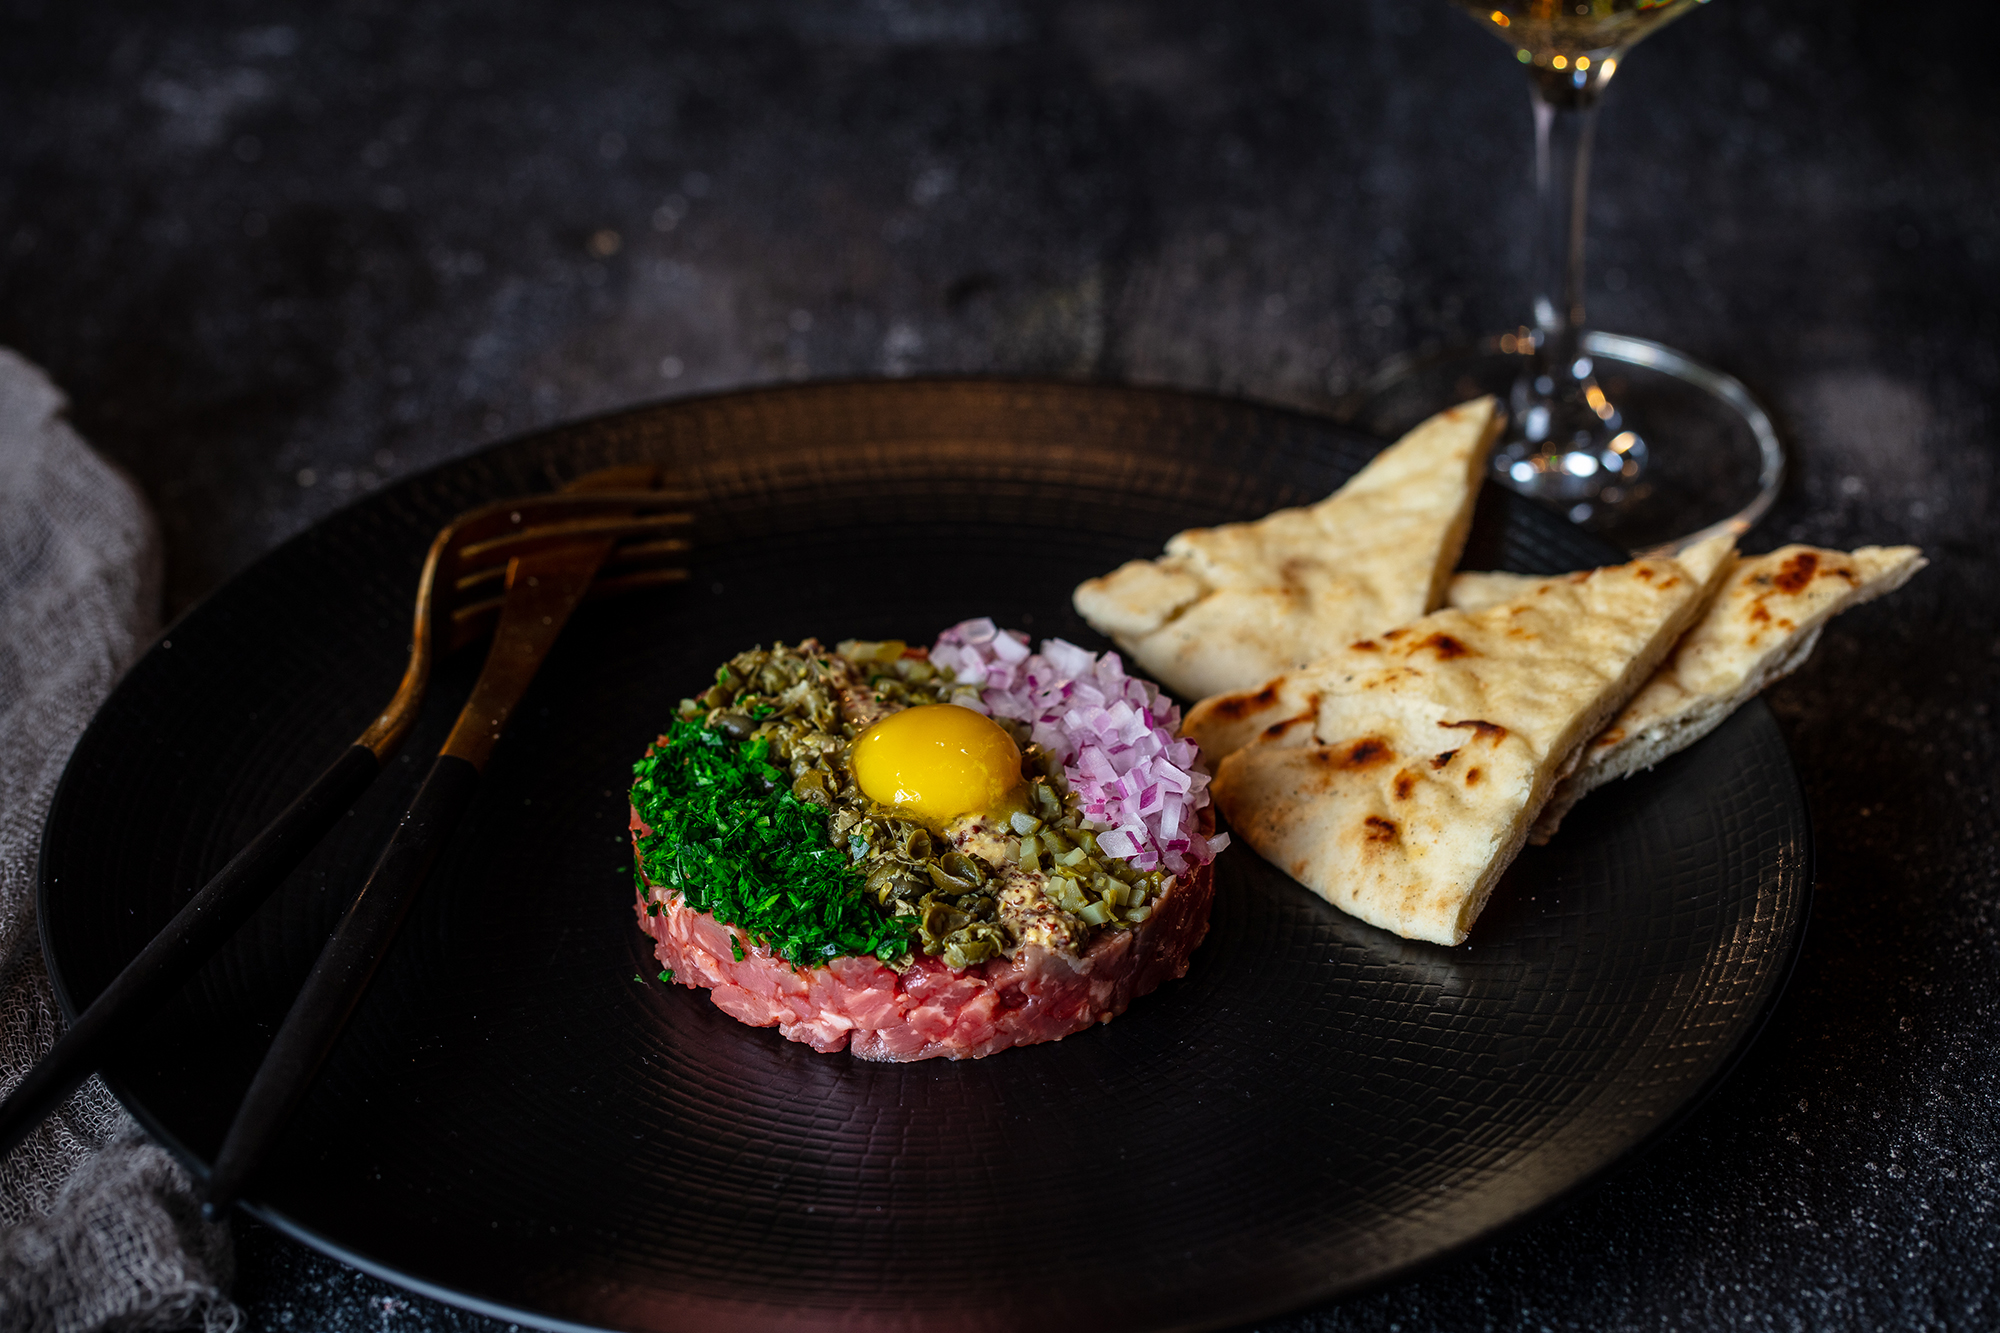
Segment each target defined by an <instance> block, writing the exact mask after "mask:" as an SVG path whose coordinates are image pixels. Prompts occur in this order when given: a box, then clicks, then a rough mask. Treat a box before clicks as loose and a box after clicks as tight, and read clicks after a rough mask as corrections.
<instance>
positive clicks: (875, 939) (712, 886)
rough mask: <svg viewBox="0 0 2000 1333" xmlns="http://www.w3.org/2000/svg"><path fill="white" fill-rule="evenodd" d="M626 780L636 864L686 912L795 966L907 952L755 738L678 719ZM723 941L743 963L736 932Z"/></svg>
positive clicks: (896, 927)
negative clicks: (635, 817)
mask: <svg viewBox="0 0 2000 1333" xmlns="http://www.w3.org/2000/svg"><path fill="white" fill-rule="evenodd" d="M632 773H633V784H632V805H633V807H634V808H635V809H636V810H637V811H638V812H639V817H640V818H641V819H643V820H644V821H645V822H646V826H647V827H648V828H650V829H651V830H652V832H651V833H649V834H648V835H646V836H645V837H644V838H642V839H640V842H639V861H640V865H641V866H642V868H643V869H644V870H645V873H646V877H647V878H648V879H650V880H651V881H652V882H653V883H655V884H659V885H663V886H665V887H667V888H670V889H675V890H678V891H679V892H680V893H681V894H682V895H683V896H684V897H685V898H686V899H687V902H688V905H689V906H690V907H693V908H694V909H696V910H697V911H701V912H706V913H708V914H709V915H710V916H712V917H714V918H715V919H716V920H717V921H720V922H722V923H723V924H724V925H727V926H735V927H737V928H738V929H739V930H741V931H742V932H743V934H745V935H748V936H749V937H750V939H751V940H752V941H753V942H755V943H759V944H765V945H768V946H769V947H770V949H771V951H772V952H774V953H776V954H777V955H778V956H779V957H781V958H783V959H784V960H785V961H786V962H788V963H790V964H791V965H792V966H794V967H812V966H815V965H817V964H820V963H824V962H826V961H827V960H828V959H830V958H838V957H841V956H843V955H863V954H872V955H874V956H875V957H876V958H879V959H881V960H882V961H883V962H892V961H894V960H895V959H898V958H901V957H903V956H905V955H906V954H908V953H909V952H910V932H909V929H908V927H907V926H905V925H902V924H899V923H897V922H893V921H891V920H889V919H888V917H886V916H885V915H884V914H883V912H882V910H881V909H880V908H879V907H878V906H877V905H876V904H875V902H874V901H873V899H872V898H871V897H870V896H869V895H868V894H867V893H866V892H865V883H866V877H865V875H864V873H863V871H862V870H861V869H860V868H859V867H857V866H855V865H853V864H852V863H851V862H850V861H849V859H848V857H847V856H846V854H845V853H844V852H843V851H842V850H841V849H840V848H838V847H835V846H834V845H833V843H832V840H831V839H830V837H829V836H828V833H827V815H826V811H825V810H823V809H821V808H820V807H818V806H815V805H809V804H807V803H806V802H804V801H801V800H799V799H798V798H797V797H796V796H794V795H792V791H791V784H790V782H789V780H788V779H787V776H786V774H785V773H784V771H783V770H782V769H780V768H778V767H777V766H776V765H775V764H773V763H772V762H771V753H770V743H769V742H768V741H767V740H765V739H764V738H763V737H761V736H758V737H753V738H751V739H749V740H747V741H740V742H739V741H732V740H730V739H729V738H728V737H727V736H725V735H723V733H722V732H721V731H718V730H712V729H711V728H709V727H708V726H707V725H706V724H705V723H704V722H703V721H702V720H701V719H700V718H698V717H695V718H678V719H676V720H675V721H674V723H673V724H672V726H671V727H670V728H669V729H668V731H667V734H666V735H665V736H662V737H661V738H660V739H659V741H658V742H656V743H655V745H654V747H653V751H652V753H650V754H648V755H647V756H646V757H645V758H644V759H641V760H640V761H639V762H638V763H637V764H635V765H633V769H632ZM730 943H731V945H732V952H734V953H735V954H736V957H737V958H738V959H739V960H740V959H741V958H742V957H743V952H742V949H743V945H742V942H741V941H740V940H739V939H738V938H737V936H736V935H735V934H734V933H733V932H732V934H731V936H730Z"/></svg>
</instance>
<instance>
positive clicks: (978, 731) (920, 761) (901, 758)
mask: <svg viewBox="0 0 2000 1333" xmlns="http://www.w3.org/2000/svg"><path fill="white" fill-rule="evenodd" d="M847 762H848V767H849V768H850V770H852V772H853V774H854V781H855V782H856V783H857V784H859V785H860V787H861V790H862V791H863V792H865V793H866V794H867V795H868V797H869V798H870V799H871V800H875V801H879V802H881V803H882V804H883V805H895V806H901V807H902V808H904V809H906V810H908V811H909V812H910V813H911V814H913V815H915V816H916V817H917V818H918V819H920V820H923V821H925V822H927V823H931V824H937V825H943V824H945V823H947V822H949V821H950V820H952V819H954V818H956V817H957V816H959V815H964V814H973V813H986V812H988V811H997V810H1001V809H1004V808H1006V807H1008V806H1010V805H1012V804H1014V803H1015V802H1014V800H1013V799H1012V798H1014V796H1015V795H1016V793H1017V792H1018V791H1019V790H1020V788H1021V785H1022V783H1021V747H1020V746H1018V745H1016V744H1014V738H1013V737H1012V736H1009V735H1008V734H1007V733H1006V731H1005V730H1004V729H1003V728H1002V727H1001V726H1000V724H999V723H997V722H995V721H994V720H993V719H992V718H990V717H987V716H985V715H984V714H981V713H975V712H973V711H972V710H971V709H970V708H961V707H959V706H958V705H957V704H924V705H921V706H919V707H916V708H906V709H904V710H903V711H902V712H900V713H891V714H889V716H887V717H885V718H883V719H882V720H881V721H880V722H877V723H876V724H875V725H874V726H872V727H870V728H868V730H866V731H864V732H862V733H861V734H860V735H859V736H857V737H855V738H854V746H853V749H851V750H850V751H849V752H848V757H847Z"/></svg>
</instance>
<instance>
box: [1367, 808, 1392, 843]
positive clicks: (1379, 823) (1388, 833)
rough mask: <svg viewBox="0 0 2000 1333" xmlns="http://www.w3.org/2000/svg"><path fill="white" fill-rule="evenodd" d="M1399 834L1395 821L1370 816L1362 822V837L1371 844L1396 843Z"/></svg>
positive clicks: (1378, 816)
mask: <svg viewBox="0 0 2000 1333" xmlns="http://www.w3.org/2000/svg"><path fill="white" fill-rule="evenodd" d="M1398 832H1400V830H1398V829H1397V827H1396V821H1395V820H1393V819H1384V818H1382V816H1380V815H1369V816H1368V817H1367V818H1366V819H1364V820H1362V821H1361V836H1362V837H1363V838H1366V839H1367V840H1368V841H1369V842H1394V841H1395V840H1396V835H1397V833H1398Z"/></svg>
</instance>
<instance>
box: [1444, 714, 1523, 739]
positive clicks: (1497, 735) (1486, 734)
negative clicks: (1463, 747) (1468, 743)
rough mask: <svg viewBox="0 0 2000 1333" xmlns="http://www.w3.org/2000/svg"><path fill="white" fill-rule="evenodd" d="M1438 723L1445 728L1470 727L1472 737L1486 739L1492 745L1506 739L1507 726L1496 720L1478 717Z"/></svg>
mask: <svg viewBox="0 0 2000 1333" xmlns="http://www.w3.org/2000/svg"><path fill="white" fill-rule="evenodd" d="M1438 725H1439V726H1440V727H1443V728H1445V729H1446V730H1452V729H1455V728H1458V727H1470V728H1471V729H1472V739H1474V740H1476V741H1486V742H1488V743H1489V744H1493V745H1498V744H1499V743H1500V742H1501V741H1503V740H1505V739H1507V728H1505V727H1503V726H1501V725H1500V724H1499V723H1498V722H1482V721H1480V720H1479V719H1478V718H1467V719H1466V720H1465V721H1463V722H1440V723H1438Z"/></svg>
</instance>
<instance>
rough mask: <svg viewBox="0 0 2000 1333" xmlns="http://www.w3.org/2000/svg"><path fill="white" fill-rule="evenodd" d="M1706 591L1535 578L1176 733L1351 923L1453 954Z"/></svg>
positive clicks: (1659, 561)
mask: <svg viewBox="0 0 2000 1333" xmlns="http://www.w3.org/2000/svg"><path fill="white" fill-rule="evenodd" d="M1726 551H1727V544H1726V542H1725V544H1724V545H1723V547H1722V551H1721V553H1720V554H1717V553H1713V552H1710V553H1708V554H1709V558H1710V559H1712V560H1713V561H1714V562H1715V563H1719V562H1720V556H1721V555H1722V554H1726ZM1691 558H1692V559H1697V560H1698V559H1699V557H1694V556H1693V555H1692V553H1691ZM1712 567H1713V566H1712V565H1711V568H1712ZM1705 592H1706V589H1705V587H1704V585H1703V582H1702V580H1701V579H1699V578H1697V577H1696V576H1695V574H1693V573H1691V572H1690V571H1689V570H1688V569H1686V568H1684V567H1683V566H1682V565H1681V564H1679V563H1676V562H1675V561H1673V560H1669V559H1665V558H1656V559H1650V560H1636V561H1633V562H1632V563H1630V564H1626V565H1617V566H1613V567H1611V568H1609V569H1599V570H1593V571H1590V572H1588V573H1583V574H1574V575H1569V576H1567V577H1564V578H1559V579H1554V580H1548V581H1544V582H1541V583H1538V584H1537V585H1536V586H1535V587H1533V588H1531V589H1528V590H1527V591H1526V592H1525V594H1524V595H1523V596H1521V597H1519V598H1517V599H1515V600H1513V601H1509V602H1503V603H1500V604H1499V605H1497V606H1493V607H1489V608H1487V609H1486V610H1483V611H1473V612H1466V611H1456V610H1444V611H1439V612H1435V613H1434V614H1432V615H1428V616H1425V617H1423V618H1422V619H1420V620H1416V621H1414V622H1412V623H1410V624H1408V625H1405V626H1403V627H1401V628H1399V629H1394V630H1390V631H1388V632H1387V633H1384V634H1381V635H1379V636H1376V637H1373V638H1368V639H1362V640H1359V641H1356V642H1354V643H1351V644H1349V645H1346V646H1344V647H1342V648H1341V649H1339V650H1338V651H1336V652H1334V653H1332V654H1330V655H1328V656H1327V657H1325V658H1323V659H1321V660H1320V661H1318V662H1316V663H1314V664H1313V665H1312V666H1310V667H1307V668H1305V669H1304V670H1301V671H1295V672H1291V673H1289V674H1287V675H1284V676H1280V677H1278V678H1277V679H1275V680H1272V681H1271V682H1269V683H1268V684H1266V685H1264V686H1263V687H1262V688H1261V689H1257V690H1254V691H1240V692H1237V693H1233V694H1226V695H1222V696H1219V697H1216V698H1212V699H1207V700H1204V701H1203V702H1202V703H1200V704H1199V705H1197V706H1196V707H1195V709H1194V710H1193V711H1192V712H1191V713H1190V714H1189V715H1188V719H1187V722H1186V724H1185V727H1184V731H1185V733H1186V734H1187V735H1189V736H1192V737H1193V738H1194V739H1195V741H1196V742H1197V743H1198V744H1200V746H1201V748H1202V750H1203V752H1204V754H1205V755H1206V756H1207V757H1208V760H1209V762H1210V764H1211V765H1212V766H1213V771H1214V773H1215V780H1214V784H1213V787H1212V788H1211V790H1212V791H1213V792H1214V793H1215V799H1216V804H1217V805H1218V806H1219V807H1220V808H1221V810H1222V812H1223V813H1224V814H1225V815H1226V816H1228V818H1229V821H1230V823H1231V825H1232V826H1233V827H1234V828H1235V829H1236V831H1237V832H1238V833H1239V834H1240V835H1241V836H1242V837H1243V838H1244V839H1245V840H1246V841H1247V842H1249V844H1250V845H1251V846H1252V847H1255V848H1256V849H1257V851H1258V852H1259V853H1260V854H1261V855H1262V856H1263V857H1264V858H1265V859H1266V860H1269V861H1271V862H1272V863H1274V864H1275V865H1277V866H1278V867H1279V868H1280V869H1282V870H1284V871H1286V872H1287V873H1288V874H1290V875H1291V876H1292V877H1293V878H1294V879H1296V880H1298V881H1299V882H1300V883H1301V884H1304V885H1305V886H1306V887H1307V888H1309V889H1311V890H1313V891H1314V892H1315V893H1317V894H1319V895H1320V896H1321V897H1323V898H1325V899H1326V900H1327V901H1328V902H1331V903H1332V904H1333V905H1334V906H1336V907H1339V908H1341V909H1342V910H1343V911H1346V912H1350V913H1352V914H1353V915H1355V916H1358V917H1360V918H1361V919H1362V920H1364V921H1367V922H1370V923H1372V924H1374V925H1377V926H1381V927H1383V928H1384V929H1387V930H1392V931H1394V932H1396V933H1397V934H1399V935H1402V936H1405V937H1407V938H1411V939H1424V940H1432V941H1435V942H1437V943H1440V944H1458V943H1461V942H1463V941H1464V940H1465V938H1466V936H1467V934H1468V933H1469V932H1470V930H1471V928H1472V923H1473V921H1474V920H1475V919H1476V918H1477V917H1478V915H1479V912H1480V910H1481V909H1482V908H1483V907H1484V906H1485V905H1486V900H1487V898H1488V896H1489V895H1490V894H1491V893H1492V891H1493V886H1494V885H1495V884H1496V883H1497V882H1498V881H1499V879H1500V875H1501V873H1502V872H1503V871H1504V870H1505V869H1506V868H1507V866H1508V865H1509V863H1511V862H1512V861H1513V859H1514V856H1515V854H1516V853H1518V852H1519V851H1520V849H1521V845H1522V844H1523V842H1525V841H1526V839H1527V836H1528V830H1529V828H1530V826H1531V825H1532V824H1533V822H1534V819H1535V816H1536V815H1537V814H1539V813H1540V811H1541V808H1542V806H1543V804H1544V803H1545V802H1546V801H1547V800H1548V797H1549V793H1550V792H1551V790H1553V788H1554V786H1555V783H1556V781H1557V779H1558V778H1559V777H1560V776H1561V774H1562V772H1563V770H1564V767H1565V765H1566V764H1567V763H1568V762H1569V761H1570V759H1571V758H1572V756H1573V755H1574V754H1575V753H1576V751H1577V750H1578V748H1579V747H1580V746H1581V745H1582V744H1583V742H1584V741H1585V740H1587V739H1588V738H1589V737H1591V736H1593V735H1595V734H1596V733H1597V732H1598V731H1599V730H1600V729H1601V728H1602V727H1603V725H1604V723H1605V721H1606V720H1607V719H1609V718H1610V717H1611V716H1612V715H1613V714H1614V713H1616V712H1617V711H1618V709H1620V708H1621V707H1623V706H1624V704H1625V702H1626V701H1627V700H1628V699H1630V698H1631V697H1632V695H1633V694H1634V692H1636V691H1637V690H1638V688H1639V686H1640V685H1641V684H1642V683H1644V681H1645V680H1646V678H1647V677H1648V676H1649V675H1651V674H1652V671H1653V668H1654V667H1655V666H1657V665H1658V664H1659V662H1660V659H1661V658H1662V657H1664V656H1665V655H1666V653H1667V651H1668V649H1669V648H1671V647H1672V645H1673V643H1674V640H1675V639H1677V638H1678V637H1679V636H1680V634H1681V632H1682V631H1683V630H1684V629H1685V628H1686V627H1687V625H1688V623H1689V622H1690V621H1691V620H1692V619H1693V618H1694V616H1695V615H1696V614H1697V612H1698V610H1699V608H1700V606H1701V603H1702V600H1703V597H1704V594H1705Z"/></svg>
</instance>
